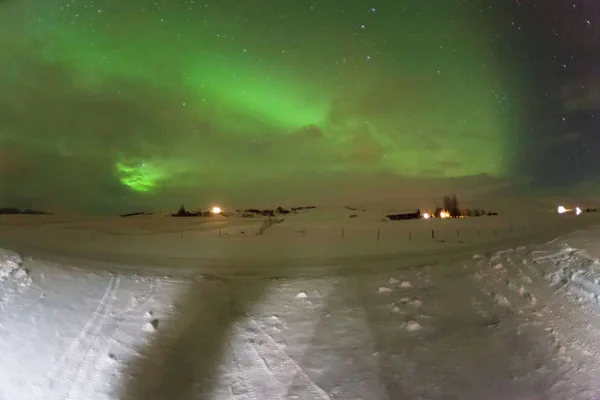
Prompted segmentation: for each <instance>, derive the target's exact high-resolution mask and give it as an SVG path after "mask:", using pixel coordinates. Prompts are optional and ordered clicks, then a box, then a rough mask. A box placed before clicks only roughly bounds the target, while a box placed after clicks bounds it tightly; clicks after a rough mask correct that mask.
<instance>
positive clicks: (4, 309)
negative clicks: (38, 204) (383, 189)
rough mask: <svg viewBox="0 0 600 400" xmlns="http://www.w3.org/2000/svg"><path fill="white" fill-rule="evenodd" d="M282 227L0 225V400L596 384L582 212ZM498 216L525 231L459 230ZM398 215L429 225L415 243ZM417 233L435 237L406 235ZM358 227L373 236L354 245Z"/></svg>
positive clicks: (593, 390)
mask: <svg viewBox="0 0 600 400" xmlns="http://www.w3.org/2000/svg"><path fill="white" fill-rule="evenodd" d="M298 217H299V218H297V219H294V217H291V218H290V220H289V221H285V222H284V223H282V224H277V225H274V226H273V227H271V228H270V229H268V230H267V231H265V234H264V235H263V236H258V235H255V234H252V233H251V232H252V230H253V229H255V228H256V229H258V227H259V226H260V221H259V220H257V221H246V220H235V219H233V220H231V221H225V220H224V219H221V218H220V217H219V218H216V219H215V220H214V221H213V222H209V223H204V225H202V224H201V223H200V222H198V221H199V220H196V221H187V220H178V221H173V219H169V218H166V219H165V218H160V217H142V218H140V219H135V220H128V221H124V220H116V219H88V220H82V219H76V218H66V217H31V218H29V217H27V218H24V217H0V247H3V248H5V249H11V250H0V354H2V357H0V371H1V373H0V399H2V400H3V399H10V400H20V399H27V400H32V399H39V400H42V399H44V400H46V399H49V400H52V399H78V400H79V399H103V400H107V399H124V400H127V399H131V400H141V399H153V398H156V399H160V398H169V399H171V398H173V399H192V398H203V399H211V400H212V399H234V400H242V399H294V398H302V399H308V400H310V399H358V398H362V399H367V398H368V399H397V398H408V399H446V398H467V399H480V398H485V399H491V400H496V399H506V398H511V399H526V398H527V399H529V398H543V399H574V400H580V399H590V398H594V396H595V395H596V394H597V393H598V392H599V391H600V379H598V376H599V375H598V374H599V372H600V316H599V315H598V313H599V309H598V299H599V296H600V262H599V261H598V260H599V259H600V246H599V245H598V243H600V227H597V226H595V225H594V224H595V223H597V222H598V220H599V219H594V218H595V216H593V215H583V216H580V217H575V216H573V218H570V219H568V217H569V216H565V217H567V219H557V218H556V216H555V215H554V214H552V216H551V217H548V218H549V219H550V221H549V222H548V221H545V220H544V219H542V217H540V216H537V217H535V218H538V219H537V220H536V219H535V218H534V217H531V218H530V219H527V218H523V217H520V218H516V217H515V218H514V220H512V221H510V220H509V219H494V218H484V219H479V220H477V219H473V220H472V221H464V220H463V221H461V220H456V221H454V220H452V221H432V220H428V221H416V222H412V221H409V222H408V224H403V223H399V224H396V223H387V225H388V227H386V228H383V227H382V226H381V225H382V224H384V223H382V222H380V219H381V215H380V214H377V215H374V216H373V218H371V220H369V221H370V222H369V221H365V219H367V217H368V213H367V212H365V213H361V214H360V215H359V217H358V218H353V219H352V220H349V218H348V217H347V215H346V213H345V212H344V217H343V218H344V219H343V221H342V220H341V219H336V218H332V219H327V218H325V217H326V215H325V213H321V214H318V213H316V214H315V215H314V216H313V217H311V214H310V213H304V214H301V215H298ZM311 218H314V219H313V220H311ZM515 221H526V222H535V226H539V227H540V228H536V229H532V230H531V231H530V232H521V233H520V234H519V235H517V234H516V233H513V236H510V233H507V232H508V231H506V232H504V233H502V234H499V235H498V237H497V238H495V237H486V238H483V239H478V236H477V235H476V232H477V229H479V234H480V235H481V234H482V232H483V231H484V230H485V229H488V233H490V232H492V234H491V235H493V232H494V230H498V229H500V228H505V227H507V226H508V224H507V223H508V222H510V223H512V224H513V225H515V226H516V223H515ZM288 222H289V224H288ZM417 223H419V224H421V223H425V224H429V225H427V226H426V229H424V230H423V231H422V232H421V233H423V235H422V236H419V232H420V231H419V229H421V227H422V226H423V225H418V224H417ZM430 223H433V224H436V225H433V224H430ZM446 223H447V224H446ZM478 223H480V225H477V224H478ZM493 223H496V224H497V225H492V224H493ZM177 224H179V225H177ZM342 224H343V225H345V228H344V229H345V232H344V238H343V239H342V238H341V235H340V237H338V236H335V238H334V235H337V234H338V233H339V231H338V228H339V227H340V226H341V225H342ZM346 224H355V225H354V226H353V227H351V226H349V225H346ZM443 224H446V225H443ZM544 224H545V225H544ZM286 225H287V226H286ZM384 225H385V224H384ZM432 225H433V226H435V227H436V229H439V239H440V240H442V239H443V241H440V242H438V241H433V240H431V237H430V236H428V235H427V234H426V233H427V232H428V231H429V230H430V226H432ZM457 226H458V227H461V229H462V227H464V228H465V232H464V233H463V232H461V235H460V241H459V240H456V227H457ZM407 227H408V228H410V229H411V232H412V237H411V241H408V239H406V238H407V236H405V235H404V233H406V232H405V231H404V230H405V229H408V228H407ZM445 227H446V228H445ZM467 228H468V229H470V230H469V231H467V230H466V229H467ZM299 229H305V233H304V234H303V235H304V236H301V235H299V234H298V235H296V234H297V230H299ZM377 229H381V237H382V239H381V240H380V242H379V243H378V242H377V241H376V239H374V240H373V241H372V242H373V243H370V242H369V243H366V244H365V238H371V239H372V238H373V237H371V233H373V232H376V231H377ZM444 229H446V231H447V232H446V233H444V232H445V231H444ZM217 230H220V231H221V232H222V233H221V234H222V236H221V237H219V236H218V235H215V232H216V231H217ZM241 231H244V232H245V233H243V234H242V233H240V232H241ZM514 231H516V229H514ZM225 232H227V234H225ZM292 232H295V233H294V234H292ZM361 232H362V233H361ZM568 232H573V233H568ZM567 233H568V234H567ZM353 235H356V236H357V237H356V238H355V239H352V236H353ZM386 235H388V236H390V239H389V241H387V240H386V239H383V238H385V237H386ZM502 235H505V236H502ZM399 238H403V241H399ZM369 240H370V239H369ZM394 242H395V243H396V245H394V244H393V243H394ZM536 243H537V244H536ZM540 243H541V244H540ZM378 246H379V247H378ZM30 255H31V256H33V258H29V257H26V256H30ZM497 265H500V266H501V267H500V268H496V267H495V266H497ZM386 284H387V285H389V286H385V285H386ZM309 294H310V301H297V299H307V298H308V297H309ZM381 294H385V295H381Z"/></svg>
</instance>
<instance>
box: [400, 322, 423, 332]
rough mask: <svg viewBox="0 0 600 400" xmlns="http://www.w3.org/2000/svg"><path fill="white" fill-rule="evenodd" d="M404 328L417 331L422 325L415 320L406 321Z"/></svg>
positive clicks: (408, 330)
mask: <svg viewBox="0 0 600 400" xmlns="http://www.w3.org/2000/svg"><path fill="white" fill-rule="evenodd" d="M404 329H406V331H407V332H417V331H420V330H421V329H423V327H422V326H421V324H419V323H418V322H417V321H408V322H407V323H406V327H405V328H404Z"/></svg>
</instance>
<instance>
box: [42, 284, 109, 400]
mask: <svg viewBox="0 0 600 400" xmlns="http://www.w3.org/2000/svg"><path fill="white" fill-rule="evenodd" d="M120 281H121V278H120V277H119V276H114V275H113V276H111V279H110V281H109V283H108V286H107V288H106V291H105V292H104V295H103V296H102V298H101V299H100V302H99V303H98V306H97V307H96V309H95V310H94V312H93V313H92V316H91V317H90V319H89V320H88V321H87V322H86V324H85V325H84V327H83V328H82V329H81V331H80V332H79V334H78V335H77V336H76V337H75V339H74V340H73V341H72V342H71V344H70V345H69V347H68V348H67V351H65V352H64V353H63V354H62V356H61V357H60V358H59V360H58V361H57V362H56V363H55V364H54V366H53V367H52V369H51V371H50V372H49V373H48V374H47V375H46V379H45V380H44V383H43V384H42V385H40V386H37V387H36V390H35V391H34V393H33V394H32V395H31V396H30V400H36V399H39V398H40V396H41V395H42V392H43V391H44V390H45V389H48V388H52V387H53V385H54V383H56V382H59V381H60V382H61V383H62V382H63V381H65V380H66V379H68V375H71V374H72V373H73V370H74V369H77V372H79V369H80V368H81V367H80V368H77V367H76V366H77V364H78V363H79V360H80V359H81V353H82V352H85V353H86V355H87V353H88V352H89V349H90V347H91V346H92V345H93V342H92V345H89V346H87V350H84V349H85V348H86V341H87V339H88V338H89V336H90V334H93V333H94V332H95V333H96V334H98V333H99V332H100V330H101V329H102V327H103V326H104V323H105V320H106V318H107V316H108V312H109V311H110V306H111V303H112V298H113V296H114V294H115V292H116V291H117V288H118V286H119V283H120ZM84 361H85V360H82V361H81V363H83V362H84ZM69 364H71V365H69ZM80 365H81V364H80ZM56 396H58V394H56V395H55V396H54V397H56Z"/></svg>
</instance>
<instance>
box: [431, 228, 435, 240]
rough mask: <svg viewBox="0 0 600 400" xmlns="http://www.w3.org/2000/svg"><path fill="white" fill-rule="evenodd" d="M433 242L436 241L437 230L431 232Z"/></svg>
mask: <svg viewBox="0 0 600 400" xmlns="http://www.w3.org/2000/svg"><path fill="white" fill-rule="evenodd" d="M431 240H435V230H433V229H432V230H431Z"/></svg>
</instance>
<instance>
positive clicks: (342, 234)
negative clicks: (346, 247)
mask: <svg viewBox="0 0 600 400" xmlns="http://www.w3.org/2000/svg"><path fill="white" fill-rule="evenodd" d="M343 238H344V228H342V239H343Z"/></svg>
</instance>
